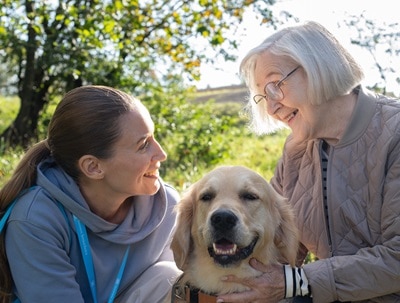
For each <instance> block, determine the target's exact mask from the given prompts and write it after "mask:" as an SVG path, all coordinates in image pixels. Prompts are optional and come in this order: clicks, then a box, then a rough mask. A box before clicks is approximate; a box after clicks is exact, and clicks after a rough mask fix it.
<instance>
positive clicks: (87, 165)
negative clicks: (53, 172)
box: [78, 155, 104, 180]
mask: <svg viewBox="0 0 400 303" xmlns="http://www.w3.org/2000/svg"><path fill="white" fill-rule="evenodd" d="M78 165H79V169H80V170H81V172H82V174H83V175H85V176H86V177H88V178H90V179H96V180H100V179H103V178H104V170H103V168H102V166H101V162H100V161H99V159H98V158H96V157H94V156H92V155H84V156H82V157H80V159H79V161H78Z"/></svg>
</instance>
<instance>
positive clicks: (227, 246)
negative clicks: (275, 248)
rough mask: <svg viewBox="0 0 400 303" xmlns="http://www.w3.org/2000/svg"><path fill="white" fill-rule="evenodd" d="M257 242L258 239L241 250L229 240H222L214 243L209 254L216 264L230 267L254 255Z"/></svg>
mask: <svg viewBox="0 0 400 303" xmlns="http://www.w3.org/2000/svg"><path fill="white" fill-rule="evenodd" d="M257 241H258V237H256V238H255V239H254V240H253V241H252V242H251V243H250V244H249V245H248V246H246V247H242V248H240V247H238V246H237V245H236V244H235V243H233V242H231V241H229V240H228V239H225V238H222V239H220V240H218V241H216V242H214V243H213V246H212V247H209V248H208V253H209V254H210V257H212V258H213V259H214V261H215V263H217V264H219V265H222V266H229V265H232V264H235V263H237V262H239V261H241V260H244V259H246V258H247V257H249V256H250V255H251V254H252V253H253V249H254V246H256V243H257Z"/></svg>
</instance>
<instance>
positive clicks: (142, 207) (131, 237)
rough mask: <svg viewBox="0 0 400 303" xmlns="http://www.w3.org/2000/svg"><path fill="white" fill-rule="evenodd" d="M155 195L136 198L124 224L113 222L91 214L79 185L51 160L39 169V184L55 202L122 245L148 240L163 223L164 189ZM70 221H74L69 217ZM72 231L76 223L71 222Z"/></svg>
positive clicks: (98, 232) (100, 234)
mask: <svg viewBox="0 0 400 303" xmlns="http://www.w3.org/2000/svg"><path fill="white" fill-rule="evenodd" d="M160 184H161V187H160V189H159V191H158V192H157V193H156V194H155V195H152V196H147V195H146V196H133V197H131V199H132V205H131V208H129V212H128V214H127V216H126V218H125V220H124V221H123V222H122V223H121V224H115V223H110V222H108V221H106V220H104V219H102V218H101V217H99V216H97V215H96V214H94V213H93V212H91V211H90V208H89V206H88V204H87V203H86V201H85V199H84V198H83V196H82V194H81V192H80V189H79V187H78V185H77V184H76V182H75V181H74V180H73V179H72V178H71V177H70V176H69V175H68V174H66V173H65V171H64V170H62V169H61V168H60V167H59V166H58V165H57V164H56V163H55V161H54V159H53V158H52V157H50V158H48V159H46V160H44V161H43V162H42V163H40V164H39V166H38V171H37V185H38V186H40V187H42V188H44V189H45V190H46V191H47V192H48V193H49V194H50V196H51V198H52V199H53V200H54V201H57V202H59V203H61V204H62V205H63V206H64V208H65V209H66V210H68V211H69V212H71V213H72V214H73V215H75V216H76V217H77V218H78V219H79V220H81V222H82V223H83V224H84V225H85V226H86V227H87V228H88V229H89V230H91V231H92V232H93V233H95V234H96V235H97V236H99V237H101V238H104V239H105V240H107V241H110V242H114V243H119V244H132V243H135V242H138V241H141V240H142V239H144V238H146V237H147V236H148V235H149V234H150V233H152V232H153V231H154V230H155V229H156V228H157V227H158V226H159V225H160V224H161V222H162V220H163V218H164V216H165V215H166V211H167V208H168V205H167V199H166V193H165V188H164V186H163V182H161V180H160ZM70 219H71V218H70ZM70 225H71V228H74V224H73V223H72V221H71V224H70Z"/></svg>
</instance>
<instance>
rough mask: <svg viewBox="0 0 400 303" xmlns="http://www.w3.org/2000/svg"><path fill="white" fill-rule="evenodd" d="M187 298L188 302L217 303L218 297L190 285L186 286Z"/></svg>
mask: <svg viewBox="0 0 400 303" xmlns="http://www.w3.org/2000/svg"><path fill="white" fill-rule="evenodd" d="M185 298H186V303H216V302H217V297H216V296H212V295H208V294H206V293H204V292H201V291H200V290H198V289H193V288H190V286H188V285H186V286H185Z"/></svg>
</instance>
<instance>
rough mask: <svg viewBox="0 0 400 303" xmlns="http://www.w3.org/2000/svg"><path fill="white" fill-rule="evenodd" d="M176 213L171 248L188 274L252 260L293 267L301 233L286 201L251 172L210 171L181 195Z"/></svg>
mask: <svg viewBox="0 0 400 303" xmlns="http://www.w3.org/2000/svg"><path fill="white" fill-rule="evenodd" d="M177 212H178V221H177V227H176V231H175V235H174V238H173V240H172V244H171V248H172V250H173V252H174V257H175V262H176V263H177V265H178V267H179V268H180V269H182V270H184V271H185V269H186V267H187V263H188V262H193V261H195V260H197V261H199V260H203V263H202V264H204V262H208V260H212V261H213V263H214V264H216V265H217V266H219V267H224V268H228V267H229V268H233V267H237V266H239V265H240V263H241V262H242V261H243V260H247V259H249V258H250V257H255V258H257V259H259V260H260V261H261V262H265V263H269V262H276V261H278V260H280V259H284V260H286V261H287V262H289V263H290V264H291V265H293V266H294V263H295V258H296V254H297V245H298V242H297V230H296V228H295V225H294V218H293V214H292V212H291V210H290V208H289V205H288V203H287V200H286V199H284V198H283V197H282V196H280V195H279V194H278V193H277V192H276V191H275V190H274V189H273V188H272V187H271V185H270V184H269V183H268V182H267V181H266V180H265V179H264V178H262V177H261V176H260V175H259V174H257V173H256V172H254V171H252V170H250V169H248V168H245V167H242V166H221V167H218V168H216V169H214V170H212V171H211V172H209V173H208V174H206V175H205V176H204V177H203V178H202V179H201V180H199V181H198V182H196V183H195V184H193V185H192V186H191V187H190V188H189V190H188V191H187V192H186V193H185V194H184V195H183V197H182V200H181V201H180V202H179V203H178V205H177ZM199 263H201V262H199Z"/></svg>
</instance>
